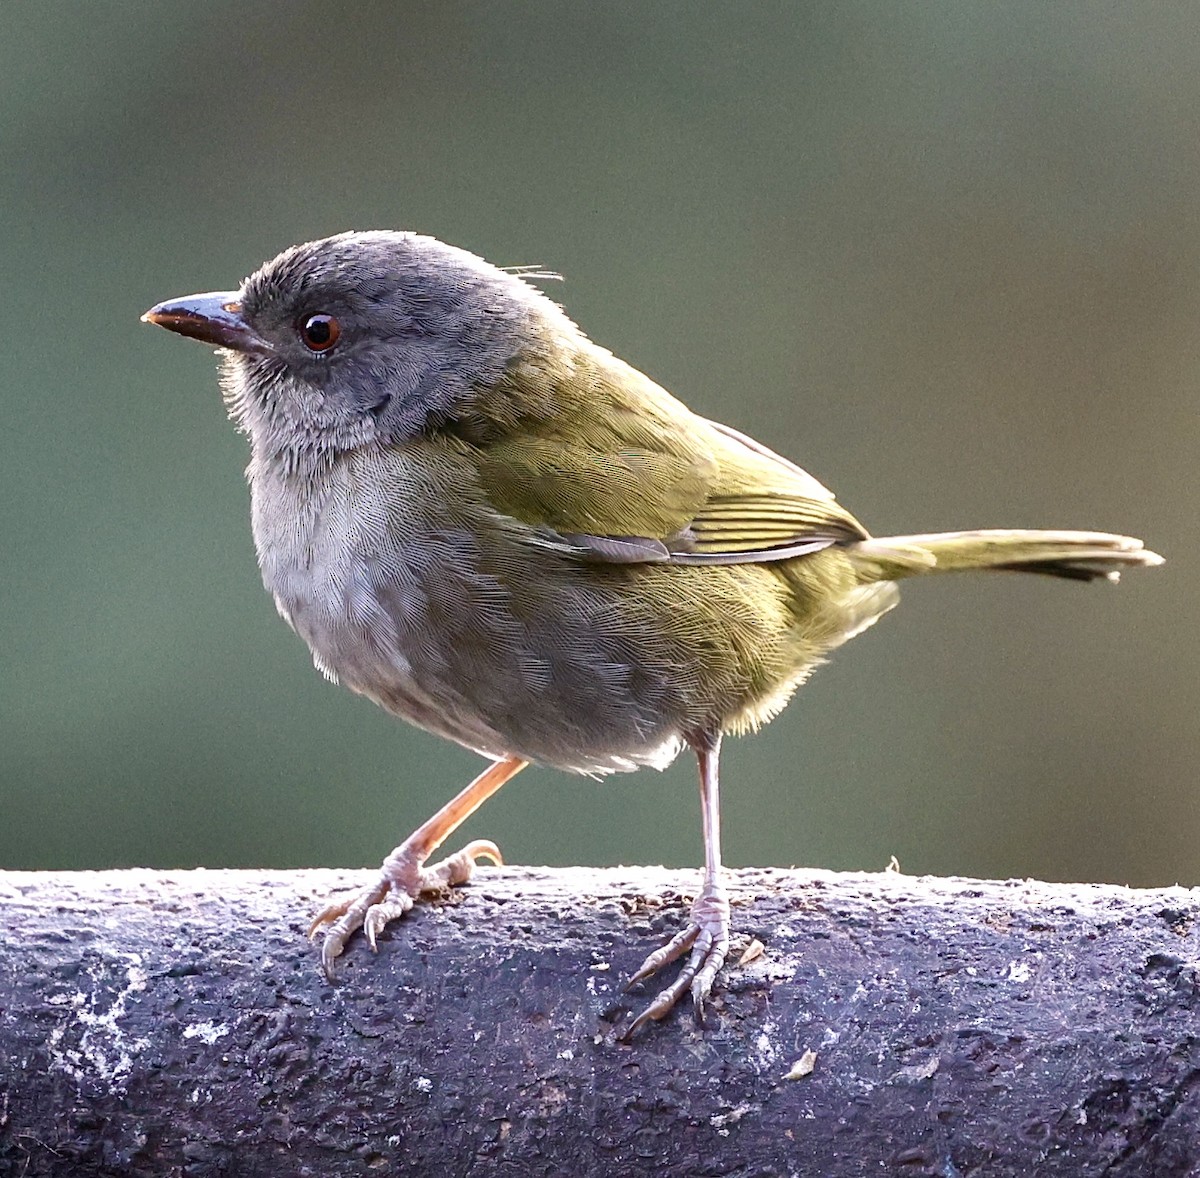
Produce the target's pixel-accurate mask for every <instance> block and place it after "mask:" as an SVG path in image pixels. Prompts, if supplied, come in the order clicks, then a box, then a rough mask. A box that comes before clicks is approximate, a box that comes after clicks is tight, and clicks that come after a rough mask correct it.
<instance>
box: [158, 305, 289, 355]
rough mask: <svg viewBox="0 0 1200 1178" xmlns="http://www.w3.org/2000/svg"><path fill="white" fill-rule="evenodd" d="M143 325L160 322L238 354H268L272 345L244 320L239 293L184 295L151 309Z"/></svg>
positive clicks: (159, 323) (181, 333)
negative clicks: (230, 349)
mask: <svg viewBox="0 0 1200 1178" xmlns="http://www.w3.org/2000/svg"><path fill="white" fill-rule="evenodd" d="M142 322H143V323H157V324H158V326H159V327H165V328H166V329H167V330H168V331H174V332H178V333H179V334H180V335H186V336H190V337H191V338H192V339H198V340H202V341H203V342H204V343H206V344H213V345H214V346H216V347H218V348H232V349H233V350H234V351H235V352H257V353H260V354H261V353H265V352H269V351H270V350H271V346H270V345H269V344H268V343H267V341H266V340H264V339H263V338H262V337H261V336H260V335H259V334H258V333H257V332H256V331H255V330H254V329H253V328H252V327H251V326H250V325H249V324H248V323H247V322H246V320H245V319H244V318H242V306H241V303H239V302H238V293H237V291H229V290H224V291H220V290H218V291H213V292H212V293H210V294H196V295H185V296H184V297H183V298H181V299H168V300H167V301H166V302H165V303H159V304H158V305H157V306H156V307H151V308H150V310H149V311H147V312H146V313H145V315H143V316H142Z"/></svg>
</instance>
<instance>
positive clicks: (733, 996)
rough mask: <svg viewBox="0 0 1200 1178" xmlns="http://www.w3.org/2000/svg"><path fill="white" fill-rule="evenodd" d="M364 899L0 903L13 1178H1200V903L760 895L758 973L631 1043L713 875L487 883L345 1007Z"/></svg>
mask: <svg viewBox="0 0 1200 1178" xmlns="http://www.w3.org/2000/svg"><path fill="white" fill-rule="evenodd" d="M362 879H363V877H362V876H361V875H358V874H355V875H353V876H352V875H350V874H349V873H345V872H332V871H304V872H290V873H265V872H241V871H228V872H226V871H213V872H200V871H197V872H173V873H161V872H151V871H133V872H106V873H100V874H87V873H79V874H66V873H62V874H53V873H45V874H42V873H29V874H26V873H16V872H14V873H8V874H4V873H0V903H2V904H3V910H4V918H5V919H4V927H5V931H6V934H7V935H6V936H5V938H4V941H3V946H2V947H0V1173H2V1174H4V1175H8V1174H12V1175H28V1176H29V1178H34V1176H37V1175H71V1176H72V1178H75V1176H80V1175H153V1176H155V1178H161V1176H162V1175H176V1174H186V1175H195V1176H209V1175H223V1176H226V1178H230V1176H233V1178H236V1176H239V1175H270V1176H271V1178H289V1176H291V1175H297V1176H299V1175H314V1176H321V1178H325V1176H330V1175H343V1174H354V1175H361V1174H364V1173H381V1174H390V1173H403V1174H429V1175H438V1176H441V1175H481V1176H483V1175H505V1176H514V1178H515V1176H525V1175H543V1174H544V1175H555V1176H560V1175H589V1174H595V1175H605V1176H608V1175H636V1174H649V1173H653V1174H655V1175H660V1176H666V1175H678V1176H684V1175H686V1176H688V1178H695V1176H698V1175H718V1174H720V1175H725V1174H729V1175H735V1174H736V1175H743V1176H749V1175H764V1176H765V1175H805V1176H807V1175H820V1176H821V1178H839V1176H842V1175H846V1176H850V1175H854V1176H857V1175H863V1174H887V1175H893V1174H899V1175H905V1176H911V1178H917V1176H919V1175H940V1176H947V1178H954V1176H964V1178H965V1176H967V1175H987V1176H988V1178H998V1176H1003V1175H1014V1176H1016V1175H1020V1176H1022V1178H1025V1176H1028V1175H1038V1178H1052V1176H1055V1175H1069V1176H1070V1178H1079V1176H1081V1175H1099V1174H1105V1175H1110V1176H1125V1178H1147V1176H1150V1175H1189V1174H1190V1175H1200V1129H1198V1128H1197V1126H1200V980H1198V970H1200V922H1198V921H1197V917H1198V916H1200V891H1197V890H1193V891H1187V890H1184V889H1180V888H1175V889H1169V890H1162V891H1130V890H1127V889H1124V888H1118V887H1092V886H1061V885H1049V884H1041V883H1028V882H1009V883H984V882H975V881H970V880H941V879H916V878H910V877H906V876H902V875H895V874H882V875H833V874H829V873H823V872H799V871H741V872H734V873H732V879H731V884H732V895H733V899H734V926H735V930H736V931H739V932H741V933H743V934H746V935H747V936H749V935H750V934H753V935H754V936H756V937H758V938H759V939H760V940H761V941H762V942H763V943H764V944H765V946H766V952H765V953H764V954H763V955H762V956H760V957H758V958H757V960H754V961H753V962H751V963H749V964H748V965H745V966H743V967H741V968H734V969H729V970H727V971H726V972H725V973H724V974H723V975H722V977H721V979H719V980H718V988H717V993H716V995H715V1001H714V1003H713V1008H712V1012H711V1015H710V1020H709V1021H710V1025H709V1027H708V1028H707V1029H706V1030H703V1031H702V1030H699V1029H697V1028H696V1027H695V1026H694V1025H693V1023H692V1020H691V1015H690V1011H689V1010H686V1009H681V1010H679V1011H677V1012H676V1013H675V1014H673V1015H672V1016H671V1017H670V1018H669V1019H668V1020H667V1021H666V1022H665V1023H663V1024H657V1025H653V1026H651V1027H649V1028H647V1029H646V1031H644V1032H643V1033H642V1034H641V1035H640V1036H639V1037H638V1038H637V1039H636V1040H635V1041H634V1043H633V1044H632V1045H626V1044H623V1043H620V1042H618V1041H617V1038H616V1034H615V1033H614V1032H617V1031H619V1030H620V1029H621V1028H622V1027H623V1026H624V1025H625V1024H626V1023H627V1021H628V1019H629V1016H630V1014H631V1012H632V1011H633V1010H634V1009H635V1008H637V1007H639V1006H640V1005H641V1004H643V1003H644V1002H645V1000H646V991H644V990H643V992H641V993H638V994H637V995H635V996H633V997H625V996H623V995H622V994H621V989H620V983H621V980H622V977H623V976H627V975H628V973H629V972H630V971H631V970H632V969H633V968H635V967H636V965H637V964H638V963H639V962H640V961H641V959H642V957H643V956H644V955H645V953H646V952H647V951H648V950H649V949H651V948H653V947H654V946H655V945H657V944H658V943H659V941H660V940H661V939H662V938H663V937H665V936H666V935H667V934H669V933H670V932H671V931H673V930H674V929H676V928H677V927H678V925H679V923H680V921H681V919H682V916H683V913H684V902H685V900H686V899H687V898H688V897H690V896H691V894H692V892H693V890H694V888H695V887H696V886H697V882H698V879H699V876H698V873H693V872H687V873H684V872H676V871H664V870H661V869H646V868H642V869H633V868H621V869H616V870H611V871H593V870H583V869H577V870H550V869H522V868H507V869H505V870H502V871H488V870H482V871H481V872H480V873H479V875H478V876H477V877H476V881H475V882H474V883H473V884H472V885H471V886H470V887H469V888H468V889H465V890H464V891H463V893H462V894H461V897H460V902H458V903H449V904H445V905H442V906H424V907H422V908H420V909H418V910H417V911H414V912H413V913H410V914H409V916H408V917H406V918H405V919H404V920H403V921H402V922H400V923H399V924H397V925H395V926H392V927H391V929H390V930H389V932H388V933H387V934H386V935H385V936H384V938H383V939H382V942H381V948H380V953H379V954H378V956H372V955H371V953H370V952H368V951H367V949H366V947H365V945H364V944H362V943H361V941H358V940H356V941H355V942H354V943H353V944H352V946H351V949H350V951H349V952H348V953H347V955H346V957H345V958H343V959H342V960H343V962H344V964H343V966H342V977H341V984H340V985H338V986H337V987H330V986H329V985H327V984H326V983H325V981H324V980H323V979H322V978H321V976H320V972H319V970H318V968H317V960H316V953H315V951H314V950H313V949H312V948H310V947H309V946H308V945H307V943H306V942H305V940H304V937H303V932H302V930H303V928H304V925H305V923H306V921H307V919H308V917H309V915H310V914H311V913H312V912H313V911H314V910H315V909H316V908H317V907H318V906H319V904H320V903H321V902H323V901H324V899H325V898H326V896H327V895H328V893H329V892H330V891H333V890H336V889H338V888H342V887H347V886H350V885H351V884H359V883H361V882H362ZM798 1061H803V1063H802V1064H801V1066H799V1067H795V1066H794V1065H796V1064H797V1062H798ZM789 1073H790V1074H791V1075H792V1076H793V1077H795V1078H789Z"/></svg>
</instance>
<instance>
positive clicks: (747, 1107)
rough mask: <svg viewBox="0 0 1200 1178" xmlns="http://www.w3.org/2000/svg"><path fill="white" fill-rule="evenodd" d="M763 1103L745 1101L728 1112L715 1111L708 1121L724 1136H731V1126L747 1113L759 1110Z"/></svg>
mask: <svg viewBox="0 0 1200 1178" xmlns="http://www.w3.org/2000/svg"><path fill="white" fill-rule="evenodd" d="M761 1107H762V1106H761V1105H757V1104H751V1103H749V1102H748V1101H743V1103H741V1104H739V1105H735V1106H734V1107H733V1108H731V1109H730V1110H729V1111H728V1112H727V1113H713V1115H712V1116H711V1117H709V1118H708V1123H709V1124H710V1125H711V1126H712V1127H713V1128H714V1129H716V1131H717V1132H718V1133H719V1134H720V1135H721V1136H722V1137H728V1136H729V1126H730V1125H736V1124H737V1123H738V1121H740V1120H741V1119H742V1118H743V1117H744V1116H745V1115H746V1114H747V1113H753V1112H758V1110H759V1109H760V1108H761Z"/></svg>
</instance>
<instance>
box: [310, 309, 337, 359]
mask: <svg viewBox="0 0 1200 1178" xmlns="http://www.w3.org/2000/svg"><path fill="white" fill-rule="evenodd" d="M341 334H342V329H341V327H339V326H338V321H337V320H336V319H335V318H334V317H333V316H332V315H310V316H309V317H308V318H307V319H302V320H301V321H300V338H301V339H302V340H303V341H304V346H305V347H306V348H308V350H309V351H310V352H328V351H329V349H330V348H332V347H333V345H334V344H336V343H337V342H338V336H340V335H341Z"/></svg>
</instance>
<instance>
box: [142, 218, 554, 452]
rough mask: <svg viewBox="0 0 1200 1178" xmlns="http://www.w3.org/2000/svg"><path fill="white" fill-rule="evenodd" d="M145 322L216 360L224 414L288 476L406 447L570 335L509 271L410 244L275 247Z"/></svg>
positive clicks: (424, 243)
mask: <svg viewBox="0 0 1200 1178" xmlns="http://www.w3.org/2000/svg"><path fill="white" fill-rule="evenodd" d="M143 318H144V319H146V320H148V321H149V322H152V323H158V324H160V325H161V326H163V327H167V328H169V329H171V330H173V331H177V332H179V333H180V334H181V335H187V336H192V337H194V338H196V339H200V340H203V341H205V342H207V343H210V344H216V345H217V346H218V347H221V348H222V349H225V351H224V354H223V363H224V372H223V378H222V383H223V386H224V389H225V396H226V402H227V404H228V406H229V411H230V415H231V416H232V417H233V418H234V419H235V420H236V421H237V422H238V424H239V425H240V426H241V428H243V429H244V430H245V431H246V432H247V433H248V434H249V435H250V437H251V440H252V443H253V445H254V449H255V451H256V453H258V454H260V455H272V456H274V457H276V458H277V459H279V460H282V461H284V462H285V463H286V464H287V465H288V466H289V467H294V466H297V465H306V464H307V460H313V459H315V460H317V461H321V460H324V459H327V458H328V457H330V456H331V455H333V454H336V453H337V452H339V451H344V450H348V449H353V448H356V447H359V446H363V445H368V444H370V443H372V442H385V443H386V442H392V441H401V440H404V439H406V438H412V437H415V436H417V435H419V434H420V433H422V432H424V431H426V430H429V429H431V428H434V427H436V426H438V425H441V424H444V423H446V422H448V421H452V420H454V419H455V418H456V417H457V416H459V415H461V414H468V413H469V412H470V404H471V401H472V396H473V392H472V390H474V389H476V388H480V387H488V386H490V385H492V384H494V383H495V381H496V380H497V379H498V378H499V377H500V376H501V374H502V373H503V372H504V369H505V368H506V366H507V365H508V364H509V362H510V361H511V360H512V359H513V357H514V356H516V355H517V354H518V353H519V352H520V351H521V350H522V346H523V344H524V343H526V342H530V341H532V340H535V339H536V338H537V337H539V336H543V337H544V335H545V330H546V328H552V329H554V328H557V329H558V330H560V331H562V330H566V331H571V332H573V331H574V330H575V329H574V327H573V325H571V324H570V321H569V320H568V319H567V318H566V316H565V315H564V314H563V313H562V312H561V311H560V310H559V308H558V307H557V306H556V305H555V304H554V303H552V302H551V301H550V300H549V299H548V298H546V296H545V295H543V294H542V293H541V292H540V291H539V290H537V289H536V288H534V287H533V286H531V285H530V284H529V283H528V282H526V281H525V280H524V279H523V278H522V277H520V276H519V275H518V274H512V273H509V272H507V271H504V270H500V269H498V268H497V267H495V266H492V265H490V264H489V263H487V262H485V261H484V260H483V259H482V258H478V257H476V256H475V255H474V254H471V253H468V252H467V251H466V250H461V249H456V248H455V247H454V246H449V245H445V244H443V243H442V242H440V241H438V240H436V239H435V238H432V237H423V236H421V235H419V234H416V233H398V232H383V231H379V232H365V233H342V234H339V235H338V236H336V237H327V238H324V239H323V240H320V241H311V242H307V243H306V244H304V245H297V246H293V247H292V248H291V249H288V250H285V251H284V252H283V253H281V254H280V255H279V256H278V257H277V258H274V259H272V260H271V261H270V262H267V263H266V264H265V265H264V266H262V267H261V268H260V269H259V270H257V271H256V272H255V273H254V274H252V275H251V276H250V277H249V278H247V279H246V280H245V281H244V282H243V283H242V287H241V289H240V290H238V291H231V292H217V293H213V294H205V295H192V296H189V297H187V298H183V299H173V300H170V301H168V302H165V303H160V304H159V305H158V306H156V307H154V308H152V309H151V310H150V311H148V312H146V314H145V315H144V316H143Z"/></svg>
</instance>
